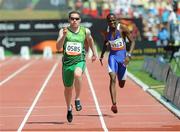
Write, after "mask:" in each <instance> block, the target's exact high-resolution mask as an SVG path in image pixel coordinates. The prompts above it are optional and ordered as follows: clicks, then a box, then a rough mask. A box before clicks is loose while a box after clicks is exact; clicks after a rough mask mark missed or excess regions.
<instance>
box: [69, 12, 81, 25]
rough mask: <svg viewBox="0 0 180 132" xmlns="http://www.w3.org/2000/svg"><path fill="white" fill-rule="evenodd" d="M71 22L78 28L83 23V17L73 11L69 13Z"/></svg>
mask: <svg viewBox="0 0 180 132" xmlns="http://www.w3.org/2000/svg"><path fill="white" fill-rule="evenodd" d="M69 22H70V25H72V26H73V27H78V26H79V23H80V22H81V15H80V13H79V12H78V11H71V12H70V13H69Z"/></svg>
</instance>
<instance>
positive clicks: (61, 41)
mask: <svg viewBox="0 0 180 132" xmlns="http://www.w3.org/2000/svg"><path fill="white" fill-rule="evenodd" d="M66 34H67V28H63V29H60V31H59V37H58V39H57V42H56V49H57V50H60V49H61V48H62V47H63V44H64V40H65V38H66Z"/></svg>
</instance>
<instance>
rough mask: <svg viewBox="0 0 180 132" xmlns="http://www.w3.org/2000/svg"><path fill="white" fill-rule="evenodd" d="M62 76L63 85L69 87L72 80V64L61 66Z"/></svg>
mask: <svg viewBox="0 0 180 132" xmlns="http://www.w3.org/2000/svg"><path fill="white" fill-rule="evenodd" d="M62 77H63V83H64V86H65V87H71V86H72V85H73V81H74V65H72V66H63V68H62Z"/></svg>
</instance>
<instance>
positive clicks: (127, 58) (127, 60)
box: [124, 56, 130, 66]
mask: <svg viewBox="0 0 180 132" xmlns="http://www.w3.org/2000/svg"><path fill="white" fill-rule="evenodd" d="M129 61H130V58H129V57H128V56H126V58H125V60H124V64H125V65H126V66H127V65H128V64H129Z"/></svg>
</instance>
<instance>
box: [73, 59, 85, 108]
mask: <svg viewBox="0 0 180 132" xmlns="http://www.w3.org/2000/svg"><path fill="white" fill-rule="evenodd" d="M84 70H85V62H83V61H82V62H79V63H77V64H76V67H75V70H74V86H75V92H76V96H75V107H76V111H80V110H81V109H82V106H81V103H80V94H81V89H82V74H83V71H84Z"/></svg>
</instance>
